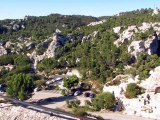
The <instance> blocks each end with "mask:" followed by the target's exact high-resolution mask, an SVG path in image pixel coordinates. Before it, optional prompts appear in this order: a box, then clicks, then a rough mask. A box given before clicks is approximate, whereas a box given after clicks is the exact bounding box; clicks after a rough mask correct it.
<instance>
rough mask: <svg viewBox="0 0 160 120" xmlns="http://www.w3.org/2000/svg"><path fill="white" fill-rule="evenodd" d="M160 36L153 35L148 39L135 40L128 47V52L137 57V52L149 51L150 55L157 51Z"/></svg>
mask: <svg viewBox="0 0 160 120" xmlns="http://www.w3.org/2000/svg"><path fill="white" fill-rule="evenodd" d="M157 49H158V38H157V37H155V36H152V37H150V38H148V39H147V40H140V41H133V42H132V43H131V44H130V46H129V47H128V52H129V53H131V55H133V56H135V57H137V53H142V52H147V53H148V54H149V55H151V54H154V53H156V52H157Z"/></svg>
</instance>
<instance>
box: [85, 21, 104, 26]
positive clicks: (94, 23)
mask: <svg viewBox="0 0 160 120" xmlns="http://www.w3.org/2000/svg"><path fill="white" fill-rule="evenodd" d="M104 22H106V20H102V21H98V22H91V23H90V24H88V25H87V26H95V25H99V24H103V23H104Z"/></svg>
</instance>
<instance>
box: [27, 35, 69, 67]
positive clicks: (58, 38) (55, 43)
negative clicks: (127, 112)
mask: <svg viewBox="0 0 160 120" xmlns="http://www.w3.org/2000/svg"><path fill="white" fill-rule="evenodd" d="M67 41H69V38H68V37H65V36H62V35H59V34H57V33H55V34H53V39H52V42H51V43H50V45H49V47H48V48H47V50H46V51H45V52H44V53H43V54H42V55H37V53H36V51H35V50H34V51H33V52H32V53H31V54H30V53H28V54H27V56H29V57H30V59H34V65H33V67H34V69H35V70H36V66H37V62H39V61H41V60H43V59H44V58H51V57H54V56H55V54H56V53H55V50H56V48H57V47H61V46H63V45H64V44H65V43H66V42H67ZM45 43H48V42H43V43H42V44H41V45H42V46H43V45H46V44H45ZM41 45H37V46H41Z"/></svg>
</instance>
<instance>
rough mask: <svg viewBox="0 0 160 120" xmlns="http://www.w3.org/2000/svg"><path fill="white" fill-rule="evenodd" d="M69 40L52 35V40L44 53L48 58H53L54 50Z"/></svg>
mask: <svg viewBox="0 0 160 120" xmlns="http://www.w3.org/2000/svg"><path fill="white" fill-rule="evenodd" d="M67 41H69V39H68V38H67V37H64V36H60V35H58V34H54V35H53V40H52V42H51V43H50V45H49V47H48V49H47V51H46V52H45V53H44V54H45V55H46V56H47V57H48V58H51V57H54V56H55V49H56V48H57V47H60V46H62V45H64V44H65V43H66V42H67Z"/></svg>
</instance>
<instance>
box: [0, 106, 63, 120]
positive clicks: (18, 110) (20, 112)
mask: <svg viewBox="0 0 160 120" xmlns="http://www.w3.org/2000/svg"><path fill="white" fill-rule="evenodd" d="M0 111H1V112H0V119H1V120H55V119H61V120H66V119H63V118H58V117H55V116H50V115H48V114H44V113H41V112H36V111H33V110H31V109H26V108H23V107H20V106H17V107H16V106H12V104H3V103H1V104H0Z"/></svg>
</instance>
